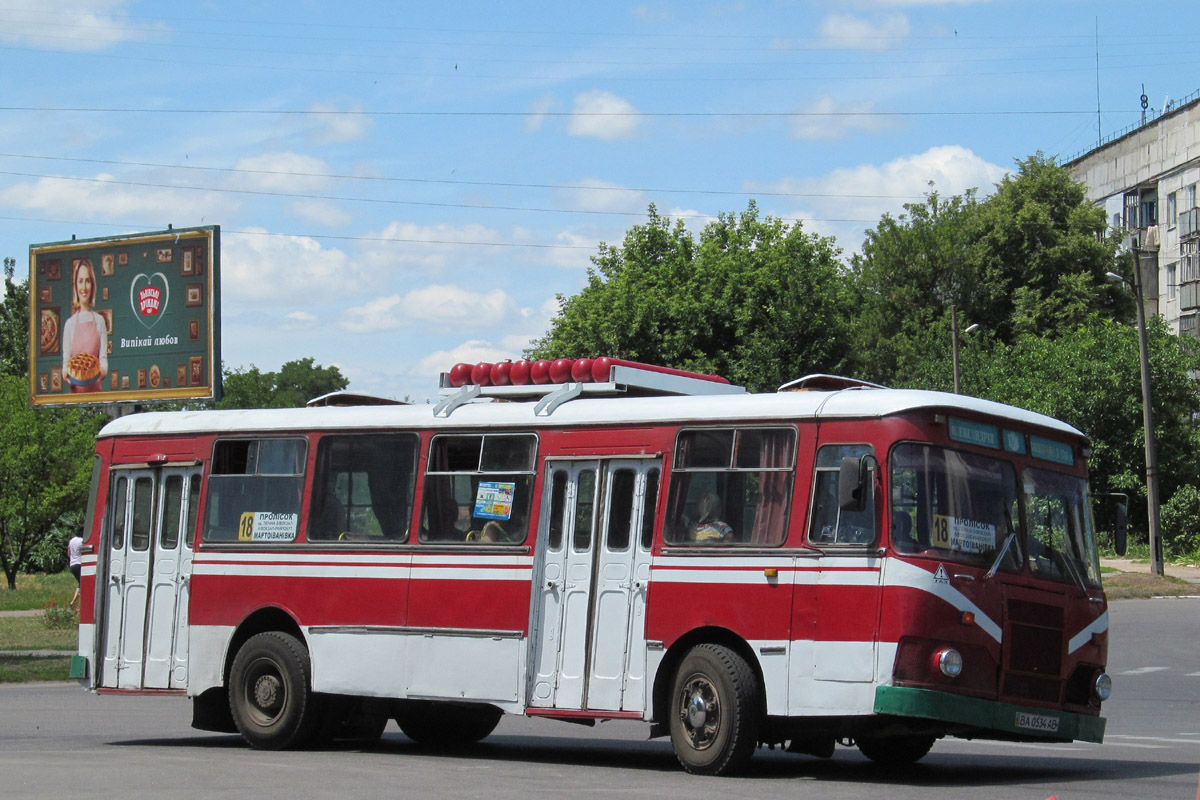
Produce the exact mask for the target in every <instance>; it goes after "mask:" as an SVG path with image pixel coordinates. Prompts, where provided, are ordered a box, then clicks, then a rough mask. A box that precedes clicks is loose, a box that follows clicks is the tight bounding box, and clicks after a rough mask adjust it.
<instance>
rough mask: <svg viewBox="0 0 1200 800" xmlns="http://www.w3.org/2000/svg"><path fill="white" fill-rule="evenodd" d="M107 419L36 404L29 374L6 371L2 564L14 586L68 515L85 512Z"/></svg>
mask: <svg viewBox="0 0 1200 800" xmlns="http://www.w3.org/2000/svg"><path fill="white" fill-rule="evenodd" d="M103 419H104V418H103V416H102V415H100V414H97V413H95V412H88V411H79V410H75V409H51V408H31V407H30V405H29V386H28V384H27V383H26V380H25V379H24V378H21V377H15V376H12V375H0V475H2V476H3V480H0V568H3V570H4V575H5V577H6V578H7V580H8V588H9V589H14V588H16V582H17V573H18V572H20V571H23V570H25V569H27V568H28V567H29V566H30V563H31V558H32V557H33V554H34V553H35V551H36V550H37V548H38V547H39V545H41V543H42V542H43V541H44V540H45V539H46V538H47V537H48V536H51V535H52V534H53V533H54V532H55V530H56V529H57V528H59V527H61V525H62V524H63V520H64V519H78V518H79V517H81V516H82V513H83V509H84V506H85V505H86V502H87V495H88V486H89V483H90V476H91V463H92V459H91V454H92V452H93V450H94V448H95V438H96V433H97V431H99V429H100V424H101V422H102V421H103Z"/></svg>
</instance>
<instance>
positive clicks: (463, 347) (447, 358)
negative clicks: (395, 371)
mask: <svg viewBox="0 0 1200 800" xmlns="http://www.w3.org/2000/svg"><path fill="white" fill-rule="evenodd" d="M518 357H520V352H519V351H513V350H506V349H505V348H503V347H497V346H496V345H494V344H492V343H491V342H489V341H487V340H484V339H472V340H470V341H466V342H463V343H462V344H460V345H459V346H458V347H455V348H453V349H451V350H439V351H437V352H436V353H430V354H429V355H427V356H426V357H425V358H422V359H421V360H420V361H418V362H417V363H416V364H415V365H414V366H413V369H412V374H413V375H420V376H437V375H440V374H441V373H443V372H449V371H450V368H451V367H453V366H454V365H455V364H459V363H463V364H478V363H479V362H480V361H486V362H489V363H492V364H494V363H496V362H497V361H503V360H504V359H506V358H511V359H514V360H515V359H517V358H518Z"/></svg>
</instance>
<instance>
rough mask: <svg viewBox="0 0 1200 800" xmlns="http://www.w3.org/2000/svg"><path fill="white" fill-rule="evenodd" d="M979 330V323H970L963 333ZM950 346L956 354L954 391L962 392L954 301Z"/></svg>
mask: <svg viewBox="0 0 1200 800" xmlns="http://www.w3.org/2000/svg"><path fill="white" fill-rule="evenodd" d="M977 330H979V325H978V324H974V325H969V326H967V329H966V330H965V331H963V334H968V333H974V332H975V331H977ZM950 346H951V352H952V353H953V355H954V393H955V394H962V392H961V391H959V383H958V311H957V310H955V308H954V304H953V303H952V304H951V305H950Z"/></svg>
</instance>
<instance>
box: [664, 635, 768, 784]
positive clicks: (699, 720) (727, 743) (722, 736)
mask: <svg viewBox="0 0 1200 800" xmlns="http://www.w3.org/2000/svg"><path fill="white" fill-rule="evenodd" d="M760 694H761V692H760V690H759V685H758V679H757V678H756V677H755V674H754V671H753V670H752V669H751V668H750V665H749V664H748V663H746V660H745V659H744V658H742V657H741V656H740V655H738V654H737V653H736V652H734V651H733V650H731V649H729V648H728V647H725V646H723V645H718V644H702V645H697V646H696V647H693V648H692V649H691V650H690V651H689V652H688V654H687V655H686V656H684V658H683V660H682V661H681V662H680V663H679V669H678V670H677V671H676V673H675V682H674V684H673V688H672V693H671V707H670V710H669V714H670V720H669V725H670V730H671V744H672V745H673V747H674V749H675V756H676V758H678V759H679V763H680V764H682V765H683V768H684V769H685V770H687V771H688V772H690V773H692V774H694V775H728V774H731V773H734V772H737V771H738V770H740V769H742V768H743V767H745V766H746V764H747V763H748V762H749V761H750V757H751V756H753V755H754V749H755V747H757V746H758V728H759V725H760V723H761V720H762V712H761V710H760V706H761V698H760Z"/></svg>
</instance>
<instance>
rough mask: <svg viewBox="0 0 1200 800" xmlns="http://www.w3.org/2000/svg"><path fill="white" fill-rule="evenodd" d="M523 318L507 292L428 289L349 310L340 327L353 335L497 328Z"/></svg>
mask: <svg viewBox="0 0 1200 800" xmlns="http://www.w3.org/2000/svg"><path fill="white" fill-rule="evenodd" d="M518 316H519V312H518V309H517V305H516V303H514V302H513V300H512V298H511V297H509V295H508V294H506V293H505V292H503V291H501V290H499V289H495V290H493V291H490V292H472V291H469V290H467V289H462V288H459V287H457V286H427V287H425V288H422V289H414V290H413V291H410V292H408V293H407V294H405V295H404V296H403V297H402V296H400V295H398V294H394V295H391V296H388V297H378V298H376V299H374V300H371V301H369V302H367V303H365V304H363V305H361V306H355V307H353V308H348V309H346V311H345V313H344V315H343V317H342V320H341V321H340V322H339V323H338V324H339V325H340V326H341V327H342V328H343V329H345V330H347V331H349V332H351V333H375V332H377V331H385V330H393V329H395V328H402V327H410V326H413V325H421V324H426V323H427V324H432V325H437V326H452V327H456V328H476V327H494V326H499V325H502V324H504V323H506V322H508V321H509V320H511V319H513V318H516V317H518Z"/></svg>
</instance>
